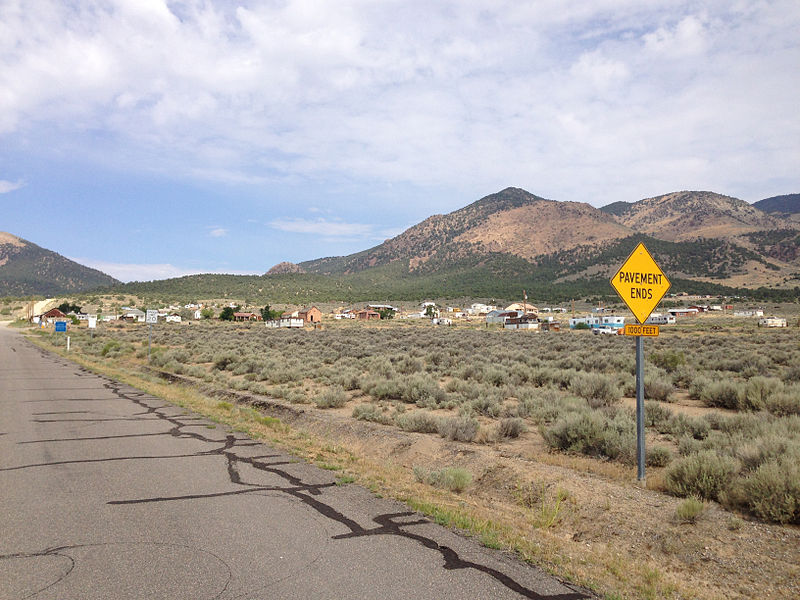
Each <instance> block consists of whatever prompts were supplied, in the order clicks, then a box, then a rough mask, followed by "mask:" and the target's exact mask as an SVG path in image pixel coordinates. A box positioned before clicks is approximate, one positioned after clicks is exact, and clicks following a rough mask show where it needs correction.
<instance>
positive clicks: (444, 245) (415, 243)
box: [300, 188, 632, 273]
mask: <svg viewBox="0 0 800 600" xmlns="http://www.w3.org/2000/svg"><path fill="white" fill-rule="evenodd" d="M631 234H632V230H631V229H630V228H628V227H626V226H625V225H621V224H620V223H617V222H616V221H615V220H614V218H613V217H611V216H609V215H606V214H604V213H602V212H600V211H598V210H597V209H596V208H594V207H592V206H590V205H589V204H584V203H579V202H556V201H554V200H546V199H544V198H540V197H539V196H535V195H533V194H531V193H529V192H526V191H525V190H522V189H519V188H506V189H505V190H502V191H501V192H498V193H496V194H491V195H490V196H486V197H485V198H481V199H480V200H478V201H476V202H473V203H472V204H470V205H469V206H466V207H464V208H462V209H459V210H456V211H454V212H451V213H449V214H446V215H434V216H432V217H429V218H427V219H425V220H424V221H422V222H421V223H419V224H417V225H414V226H413V227H411V228H410V229H408V230H406V231H405V232H403V233H401V234H400V235H398V236H397V237H394V238H392V239H390V240H387V241H385V242H384V243H383V244H380V245H379V246H375V247H374V248H370V249H369V250H365V251H363V252H359V253H357V254H351V255H349V256H343V257H331V258H323V259H319V260H313V261H308V262H304V263H301V265H300V266H301V267H302V268H303V269H305V270H306V271H308V272H311V273H352V272H357V271H361V270H364V269H368V268H372V267H376V266H381V265H385V264H389V263H391V262H394V261H408V270H409V271H410V272H413V271H415V270H419V269H420V268H421V267H422V266H423V265H426V263H429V262H431V261H434V259H436V260H435V262H437V263H455V262H458V261H460V260H462V259H465V258H468V257H474V256H487V255H491V254H507V255H511V256H513V257H517V258H522V259H525V260H530V259H533V258H535V257H537V256H541V255H543V254H550V253H552V252H556V251H563V250H569V249H573V248H577V247H579V246H587V245H589V246H598V245H601V244H603V243H606V242H608V241H610V240H615V239H620V238H623V237H627V236H629V235H631Z"/></svg>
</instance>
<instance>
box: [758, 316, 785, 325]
mask: <svg viewBox="0 0 800 600" xmlns="http://www.w3.org/2000/svg"><path fill="white" fill-rule="evenodd" d="M758 326H759V327H786V319H783V318H780V317H764V318H763V319H759V320H758Z"/></svg>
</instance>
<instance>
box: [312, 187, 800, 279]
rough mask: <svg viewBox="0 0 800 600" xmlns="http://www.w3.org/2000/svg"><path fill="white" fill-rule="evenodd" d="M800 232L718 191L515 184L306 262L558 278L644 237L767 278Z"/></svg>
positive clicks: (705, 268) (719, 267)
mask: <svg viewBox="0 0 800 600" xmlns="http://www.w3.org/2000/svg"><path fill="white" fill-rule="evenodd" d="M798 233H800V231H795V226H794V225H793V224H791V223H787V221H786V220H785V219H780V218H777V217H775V216H771V215H768V214H766V213H764V212H763V211H760V210H758V209H757V208H755V207H753V206H752V205H750V204H748V203H747V202H744V201H743V200H739V199H737V198H732V197H730V196H723V195H721V194H716V193H713V192H692V191H684V192H675V193H671V194H665V195H663V196H657V197H654V198H647V199H644V200H640V201H638V202H633V203H627V202H616V203H614V204H611V205H609V206H606V207H603V208H602V209H597V208H594V207H592V206H590V205H589V204H585V203H578V202H557V201H553V200H546V199H544V198H541V197H539V196H535V195H533V194H531V193H529V192H526V191H525V190H521V189H519V188H507V189H505V190H502V191H500V192H498V193H496V194H492V195H490V196H486V197H485V198H481V199H480V200H478V201H477V202H473V203H472V204H470V205H469V206H466V207H465V208H462V209H459V210H456V211H454V212H452V213H449V214H447V215H434V216H432V217H430V218H428V219H426V220H424V221H422V222H421V223H419V224H418V225H415V226H413V227H411V228H410V229H408V230H407V231H405V232H403V233H402V234H400V235H398V236H397V237H395V238H392V239H390V240H387V241H386V242H384V243H383V244H380V245H379V246H376V247H374V248H370V249H368V250H365V251H363V252H359V253H356V254H352V255H349V256H340V257H331V258H324V259H319V260H315V261H308V262H305V263H302V264H301V267H302V268H303V269H304V270H306V271H307V272H309V273H317V274H348V273H349V274H352V273H359V272H363V271H367V270H371V269H377V268H380V267H382V266H385V265H389V264H397V266H400V267H402V268H401V271H402V272H404V273H407V274H408V275H414V274H423V273H424V274H433V273H439V274H442V275H446V274H448V273H455V272H459V271H465V270H467V269H473V270H478V271H480V270H483V271H486V272H488V273H489V274H490V275H494V276H497V277H510V276H523V275H525V274H526V273H528V274H533V273H535V274H538V276H541V275H542V274H544V273H546V274H547V276H548V277H550V278H551V281H554V282H556V283H559V282H567V281H575V280H591V279H599V278H605V277H606V276H609V275H610V274H613V270H614V269H615V268H616V267H617V266H618V261H620V260H624V257H625V255H626V252H625V248H628V247H629V246H630V247H631V248H632V247H633V246H632V245H631V243H630V240H631V238H632V237H633V236H640V237H641V236H644V238H646V239H651V240H652V241H651V242H650V244H649V245H650V246H653V247H654V248H655V250H654V253H656V254H660V257H657V258H659V260H661V261H662V262H663V263H664V264H665V265H669V266H670V267H671V268H672V269H673V272H675V273H677V275H678V276H680V277H686V278H691V279H697V280H700V281H708V282H720V281H721V280H729V282H730V284H731V285H736V286H745V287H758V286H760V285H781V284H790V283H791V282H792V281H793V275H795V274H797V272H799V271H800V260H798V257H799V256H800V243H799V242H798V240H797V239H795V238H796V237H797V235H798ZM398 263H399V264H398ZM532 276H535V275H532ZM795 283H797V282H796V281H795Z"/></svg>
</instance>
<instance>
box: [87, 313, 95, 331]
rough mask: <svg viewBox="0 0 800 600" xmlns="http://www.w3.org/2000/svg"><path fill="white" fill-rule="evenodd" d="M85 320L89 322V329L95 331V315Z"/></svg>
mask: <svg viewBox="0 0 800 600" xmlns="http://www.w3.org/2000/svg"><path fill="white" fill-rule="evenodd" d="M86 320H87V321H89V329H97V315H89V316H88V317H87V319H86Z"/></svg>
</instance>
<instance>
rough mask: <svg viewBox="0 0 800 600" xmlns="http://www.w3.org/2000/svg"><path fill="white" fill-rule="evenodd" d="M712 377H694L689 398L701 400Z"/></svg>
mask: <svg viewBox="0 0 800 600" xmlns="http://www.w3.org/2000/svg"><path fill="white" fill-rule="evenodd" d="M712 382H713V380H712V379H709V378H708V377H704V376H697V377H694V378H693V379H692V381H691V383H690V384H689V398H691V399H692V400H700V399H701V398H702V396H703V393H704V392H705V390H706V388H707V387H708V386H710V385H711V383H712Z"/></svg>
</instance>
